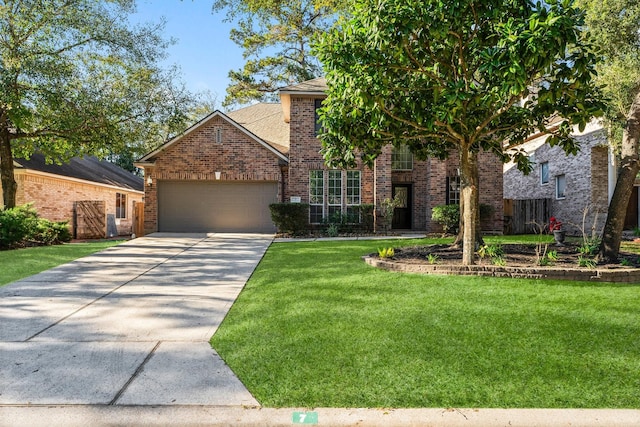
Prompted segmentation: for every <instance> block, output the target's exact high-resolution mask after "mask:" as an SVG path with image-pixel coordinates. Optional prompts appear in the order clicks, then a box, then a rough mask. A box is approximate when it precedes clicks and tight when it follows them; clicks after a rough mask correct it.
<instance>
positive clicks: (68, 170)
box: [14, 153, 144, 191]
mask: <svg viewBox="0 0 640 427" xmlns="http://www.w3.org/2000/svg"><path fill="white" fill-rule="evenodd" d="M14 162H15V163H17V164H18V165H19V167H21V168H24V169H29V170H35V171H40V172H46V173H50V174H54V175H60V176H66V177H70V178H76V179H82V180H85V181H91V182H97V183H99V184H106V185H111V186H114V187H120V188H123V189H129V190H135V191H144V180H143V179H142V178H141V177H139V176H136V175H134V174H132V173H131V172H129V171H126V170H124V169H122V168H121V167H120V166H118V165H116V164H114V163H111V162H107V161H106V160H98V159H97V158H96V157H92V156H85V157H74V158H72V159H71V160H69V161H68V162H67V163H63V164H61V165H57V164H47V162H46V159H45V157H44V156H43V155H42V154H39V153H34V154H33V155H32V156H31V158H30V159H28V160H27V159H20V158H17V159H14Z"/></svg>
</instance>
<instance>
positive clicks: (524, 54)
mask: <svg viewBox="0 0 640 427" xmlns="http://www.w3.org/2000/svg"><path fill="white" fill-rule="evenodd" d="M351 16H353V18H351V19H349V20H344V21H343V22H341V24H340V26H338V27H337V28H335V29H333V30H332V31H330V32H329V33H328V34H327V35H326V36H324V37H323V38H322V39H321V41H320V42H319V44H318V46H317V48H316V51H317V54H318V58H319V59H320V61H321V62H322V63H323V64H324V68H325V71H326V77H327V84H328V86H329V90H328V97H327V99H326V100H325V102H324V104H323V108H322V110H321V113H320V114H321V120H322V123H323V126H324V133H323V135H322V136H321V138H322V140H323V154H324V157H325V160H326V161H327V162H329V163H330V164H332V165H335V166H343V167H344V166H351V165H353V164H354V163H355V161H356V157H357V156H358V155H360V156H361V157H362V158H363V159H364V160H365V161H366V162H367V163H369V164H370V163H372V162H373V160H374V159H375V158H376V156H377V155H379V154H380V152H381V149H382V147H383V146H385V145H387V144H394V145H399V144H402V143H404V144H407V145H408V146H409V148H410V149H411V151H412V152H413V153H414V155H416V156H417V157H418V158H423V159H424V158H427V157H434V158H446V157H448V156H449V155H451V153H453V152H457V154H458V157H459V162H460V177H461V217H462V220H461V223H462V230H463V260H462V261H463V263H464V264H472V263H473V255H474V243H475V238H476V227H477V223H478V221H477V219H478V214H479V197H478V194H479V193H478V176H479V174H478V152H479V151H480V150H486V151H489V152H492V153H494V154H495V155H497V156H498V157H499V158H500V159H501V160H502V161H503V162H506V161H509V160H514V161H515V162H516V163H517V164H518V167H519V168H520V169H521V170H523V171H528V170H530V168H531V166H530V164H529V161H528V158H527V156H526V153H525V152H523V151H521V150H518V149H515V150H512V149H511V148H512V147H515V146H517V145H518V144H520V143H522V141H524V139H525V138H526V137H527V136H528V135H530V134H531V133H533V132H534V131H540V132H545V133H547V134H549V138H548V142H549V143H550V144H552V145H555V144H558V145H560V146H561V147H562V148H563V149H564V150H565V151H566V152H567V153H575V152H576V151H577V150H578V146H577V145H576V142H575V141H574V140H573V139H572V138H571V136H570V133H571V130H572V127H573V125H579V126H580V127H581V128H583V127H584V126H586V123H587V122H588V121H589V120H590V118H591V117H592V115H593V114H595V113H598V111H599V110H600V108H601V105H600V102H599V101H598V98H597V94H598V91H597V88H596V87H595V85H594V84H593V82H592V77H593V74H594V62H595V61H596V56H595V55H594V54H593V53H592V51H591V50H590V49H589V46H588V45H586V44H585V43H584V42H583V40H582V39H581V37H580V30H579V28H580V26H581V25H582V24H583V15H582V13H581V11H580V10H578V9H576V8H575V7H574V6H573V4H572V2H571V1H570V0H562V1H555V0H549V1H547V2H546V3H545V2H542V3H533V2H532V1H528V0H460V1H455V2H454V1H446V2H444V1H439V0H358V1H356V3H355V5H354V9H353V10H352V11H351ZM558 116H559V117H561V121H560V123H559V124H558V125H557V126H555V125H554V126H550V123H551V121H552V119H553V118H554V117H558Z"/></svg>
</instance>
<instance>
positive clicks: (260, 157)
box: [137, 79, 502, 233]
mask: <svg viewBox="0 0 640 427" xmlns="http://www.w3.org/2000/svg"><path fill="white" fill-rule="evenodd" d="M318 80H319V79H316V80H314V81H310V82H307V84H301V85H298V86H296V87H294V90H290V91H289V90H287V88H285V90H283V91H281V99H282V105H281V107H282V116H281V117H279V119H278V120H281V121H280V122H278V123H279V124H281V123H282V121H284V122H285V123H287V124H288V137H284V138H283V139H284V141H279V140H278V141H274V140H273V139H271V142H270V144H272V145H270V146H267V143H266V142H265V141H267V140H268V139H269V138H268V137H265V136H263V135H262V133H261V132H260V130H262V131H264V132H266V133H265V135H268V134H269V133H268V131H267V130H265V128H260V127H256V128H254V129H253V132H254V134H250V133H249V132H248V131H247V129H246V128H244V127H243V126H242V125H240V124H238V123H236V122H234V121H233V120H231V119H230V118H228V117H226V116H225V115H223V114H221V113H214V114H212V115H211V116H210V117H209V118H207V119H205V120H203V121H202V122H200V123H198V124H196V125H194V126H193V127H192V128H190V129H189V130H187V131H186V132H185V134H184V135H182V136H180V137H178V138H176V139H174V140H172V141H170V142H168V143H167V144H165V145H164V146H163V147H161V148H160V149H158V150H156V151H155V152H153V153H150V154H149V155H147V156H145V157H144V158H143V159H142V160H141V161H140V162H139V163H137V164H138V165H139V166H142V167H144V169H145V175H146V176H147V178H149V177H151V185H146V186H145V232H154V231H157V229H158V200H157V184H158V181H163V180H166V181H169V180H183V181H196V180H215V179H216V178H215V172H220V175H221V177H220V179H221V180H240V181H253V182H256V181H271V182H277V183H278V184H279V185H278V199H279V200H281V201H286V202H289V201H291V200H300V201H301V202H303V203H309V201H310V194H309V179H310V171H323V174H322V176H323V179H324V181H323V183H324V184H323V189H324V191H325V197H324V205H323V209H322V211H323V212H324V215H325V216H327V214H328V211H329V205H328V200H327V188H328V184H329V178H328V177H329V173H328V172H326V171H328V170H329V168H328V167H327V166H326V165H325V163H324V159H323V157H322V155H321V154H320V149H321V144H320V141H319V139H318V138H317V137H316V135H315V117H316V115H315V108H316V101H317V100H318V99H323V98H324V96H325V95H324V89H323V87H325V86H323V84H322V83H321V82H319V81H318ZM308 83H311V84H308ZM301 88H303V90H302V91H300V89H301ZM251 108H252V107H247V108H246V109H243V110H239V111H237V112H234V113H230V115H229V117H232V118H233V117H241V118H242V120H245V123H246V124H247V126H249V125H250V124H251V123H252V122H251V120H252V119H253V118H255V119H256V120H255V121H256V122H257V121H259V120H263V119H264V118H265V116H260V114H262V113H261V112H263V113H264V112H266V111H267V110H266V109H261V108H257V109H255V110H250V109H251ZM254 113H255V117H254V116H253V114H254ZM271 119H274V120H275V119H276V117H275V114H274V115H273V116H271ZM220 131H221V132H222V135H223V137H222V142H221V143H218V142H217V141H216V140H217V138H218V135H219V134H218V132H220ZM254 135H255V136H254ZM271 135H272V136H273V134H271ZM256 136H257V138H256ZM259 138H265V139H264V140H260V139H259ZM287 139H288V140H287ZM270 147H274V148H273V149H269V148H270ZM275 147H280V148H278V150H281V151H278V152H277V153H274V149H275ZM282 147H285V148H288V151H286V152H285V151H284V150H282ZM391 156H392V148H391V147H390V146H388V147H385V148H384V149H383V151H382V154H381V155H380V156H379V157H378V159H377V160H376V161H375V164H374V166H373V167H368V166H366V165H365V164H364V163H363V162H362V161H361V160H358V163H357V166H356V167H355V168H354V169H353V170H357V171H359V172H360V202H361V204H373V205H376V206H379V205H380V203H381V202H382V201H383V200H384V199H387V198H389V199H390V198H392V197H393V186H394V185H399V184H405V185H410V188H411V191H412V193H411V200H412V211H411V215H410V218H411V224H410V228H411V229H413V230H421V231H427V232H433V231H439V230H441V228H440V227H439V226H438V225H436V224H434V223H432V221H431V209H432V207H433V206H434V205H437V204H444V203H446V202H447V191H446V183H447V181H446V179H447V176H451V175H452V174H454V173H455V172H454V171H456V170H457V167H456V164H457V156H452V157H451V158H450V159H448V160H446V161H436V160H426V161H418V160H414V167H413V168H412V170H409V171H392V170H391ZM480 164H481V167H480V175H481V176H480V179H481V183H482V184H481V195H480V198H481V202H482V203H487V204H491V205H492V206H494V207H495V215H494V218H492V219H491V220H489V221H486V222H485V223H484V224H483V227H484V229H485V231H487V232H490V233H501V232H502V168H501V164H500V162H499V161H498V159H497V158H495V157H494V156H492V155H490V154H488V153H482V154H481V161H480ZM346 177H347V173H346V172H343V173H342V181H341V185H342V196H343V197H342V203H343V205H342V212H344V209H345V208H348V207H347V205H346V197H345V195H346V194H347V179H346ZM334 182H335V181H334ZM332 209H336V208H335V207H333V206H332Z"/></svg>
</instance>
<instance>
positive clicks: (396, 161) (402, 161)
mask: <svg viewBox="0 0 640 427" xmlns="http://www.w3.org/2000/svg"><path fill="white" fill-rule="evenodd" d="M412 169H413V153H412V152H411V151H410V150H409V147H407V146H406V145H401V146H400V147H393V151H391V170H394V171H410V170H412Z"/></svg>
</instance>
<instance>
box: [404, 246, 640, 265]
mask: <svg viewBox="0 0 640 427" xmlns="http://www.w3.org/2000/svg"><path fill="white" fill-rule="evenodd" d="M500 246H501V247H502V250H503V255H502V258H503V260H504V263H505V265H506V266H510V267H533V266H537V265H539V262H538V261H539V259H540V255H538V254H536V250H538V251H543V250H544V247H542V248H536V245H535V244H531V245H524V244H508V243H507V244H502V245H500ZM578 249H579V246H578V245H576V244H573V243H567V244H565V245H562V246H558V245H555V244H550V245H549V246H548V247H547V252H549V251H556V252H557V255H558V260H557V261H555V262H552V263H549V265H550V266H551V265H552V266H554V267H563V266H564V267H571V268H575V267H577V266H578V257H579V256H580V255H581V254H580V252H579V251H578ZM430 254H433V255H435V256H437V260H436V263H437V264H451V265H460V264H462V247H455V246H451V245H427V246H414V247H405V248H399V249H396V250H395V255H394V257H393V258H394V259H395V260H398V261H401V262H403V263H408V264H418V263H419V264H426V263H428V257H429V255H430ZM623 260H625V261H623ZM618 261H619V262H618V263H617V264H611V263H609V264H607V263H598V268H605V269H606V268H620V267H621V265H625V266H629V267H636V268H638V267H640V256H638V255H637V254H633V253H628V252H620V256H619V257H618ZM476 263H477V264H487V265H491V264H492V260H491V259H490V258H489V257H485V258H480V257H479V256H478V255H476Z"/></svg>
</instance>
